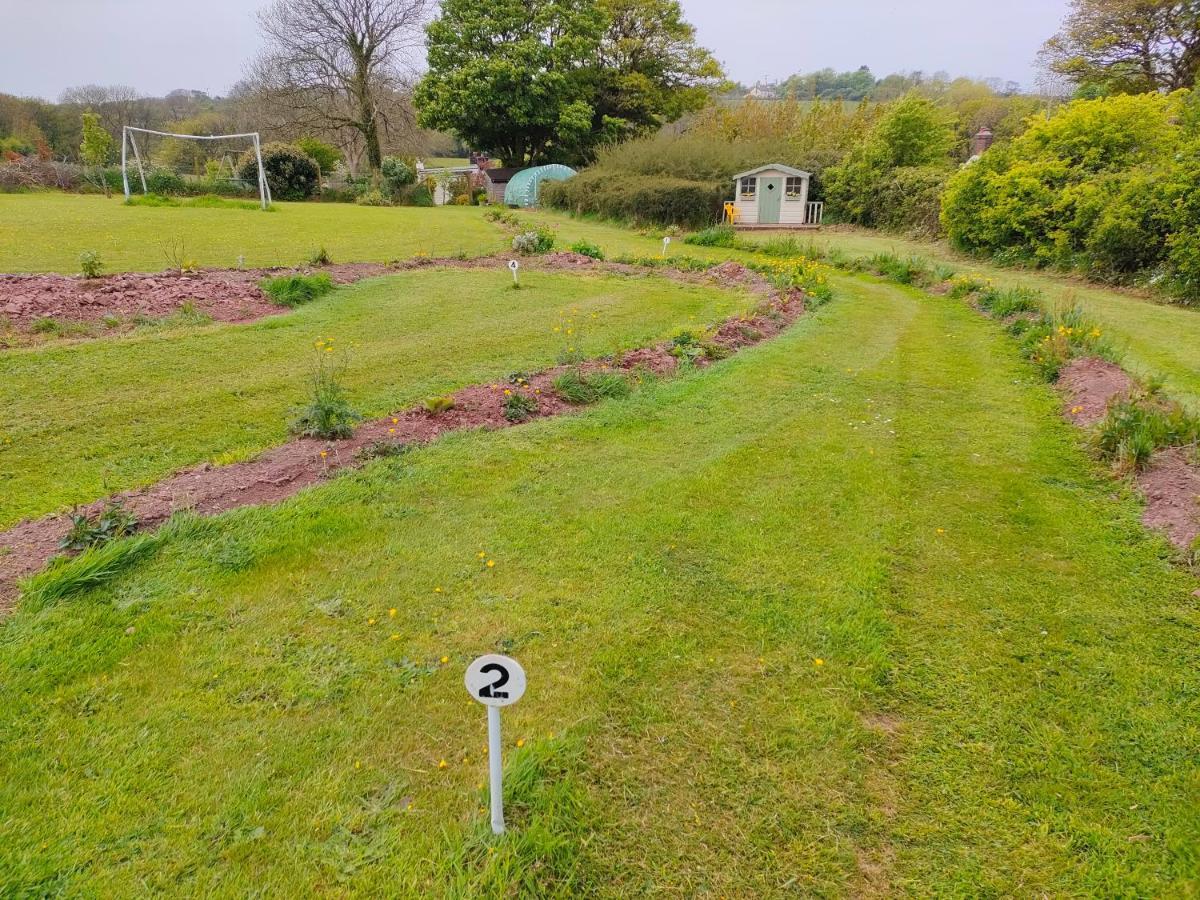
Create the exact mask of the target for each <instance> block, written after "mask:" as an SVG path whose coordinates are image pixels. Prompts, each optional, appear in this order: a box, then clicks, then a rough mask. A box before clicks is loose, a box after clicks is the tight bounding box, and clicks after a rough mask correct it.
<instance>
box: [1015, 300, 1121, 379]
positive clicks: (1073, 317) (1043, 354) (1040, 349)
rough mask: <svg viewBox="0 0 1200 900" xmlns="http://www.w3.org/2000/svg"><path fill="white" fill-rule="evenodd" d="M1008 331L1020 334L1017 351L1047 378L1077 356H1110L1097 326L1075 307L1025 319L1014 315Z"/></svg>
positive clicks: (1110, 352)
mask: <svg viewBox="0 0 1200 900" xmlns="http://www.w3.org/2000/svg"><path fill="white" fill-rule="evenodd" d="M1009 332H1010V333H1011V334H1014V335H1019V336H1020V338H1021V352H1022V354H1023V355H1024V356H1025V358H1026V359H1028V360H1029V361H1030V362H1031V363H1033V364H1034V366H1036V367H1037V369H1038V371H1039V372H1040V373H1041V375H1042V377H1043V378H1045V379H1046V380H1047V381H1054V380H1056V379H1057V378H1058V375H1059V372H1061V371H1062V368H1063V366H1065V365H1066V364H1067V362H1068V361H1069V360H1071V359H1073V358H1075V357H1077V356H1100V357H1104V358H1111V357H1112V355H1113V354H1112V350H1111V348H1110V347H1109V346H1108V344H1107V343H1106V342H1105V341H1104V339H1103V334H1102V332H1101V331H1100V328H1099V327H1098V326H1097V325H1096V324H1095V323H1094V322H1092V321H1091V320H1089V319H1088V318H1087V317H1086V315H1085V314H1084V312H1083V310H1081V309H1079V308H1078V307H1074V308H1072V309H1069V310H1067V311H1066V312H1064V313H1060V314H1054V313H1043V314H1042V316H1041V318H1040V319H1037V320H1035V321H1032V322H1029V321H1025V320H1020V319H1018V320H1017V322H1015V323H1013V324H1012V325H1010V326H1009Z"/></svg>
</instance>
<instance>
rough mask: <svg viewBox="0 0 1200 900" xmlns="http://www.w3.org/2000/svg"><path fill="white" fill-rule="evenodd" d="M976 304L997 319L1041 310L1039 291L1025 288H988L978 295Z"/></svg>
mask: <svg viewBox="0 0 1200 900" xmlns="http://www.w3.org/2000/svg"><path fill="white" fill-rule="evenodd" d="M978 302H979V307H980V308H981V309H985V310H987V311H988V312H989V313H991V314H992V315H993V316H995V317H996V318H997V319H1007V318H1008V317H1009V316H1013V315H1017V314H1018V313H1031V312H1041V311H1042V308H1043V303H1042V294H1041V291H1037V290H1034V289H1033V288H1026V287H1015V288H1006V289H1001V288H996V287H988V288H985V289H984V290H982V291H981V292H980V293H979V301H978Z"/></svg>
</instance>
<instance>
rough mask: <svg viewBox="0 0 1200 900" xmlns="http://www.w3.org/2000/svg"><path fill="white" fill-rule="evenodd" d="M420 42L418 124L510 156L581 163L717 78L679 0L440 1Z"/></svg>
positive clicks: (673, 111)
mask: <svg viewBox="0 0 1200 900" xmlns="http://www.w3.org/2000/svg"><path fill="white" fill-rule="evenodd" d="M427 47H428V61H429V72H428V73H427V74H426V76H425V77H424V78H423V79H422V80H421V82H420V84H419V85H418V86H417V91H416V103H417V107H418V108H419V109H420V124H421V125H423V126H424V127H426V128H435V129H440V130H444V131H450V132H453V133H454V134H455V135H457V136H458V137H459V138H461V139H462V140H463V141H464V142H466V143H469V144H470V145H472V146H473V147H476V148H477V149H481V150H486V151H488V152H490V153H492V154H493V155H496V156H499V157H502V158H503V159H505V160H507V161H508V162H510V163H511V164H514V165H517V164H524V163H536V162H551V161H558V162H573V163H579V162H585V161H587V160H589V159H590V158H591V157H592V155H593V154H594V152H595V149H596V147H597V146H599V145H600V144H602V143H605V142H611V141H614V140H618V139H621V138H625V137H629V136H632V135H635V134H638V133H641V132H644V131H647V130H650V129H653V128H655V127H657V126H658V125H661V124H662V123H663V122H666V121H670V120H673V119H674V118H677V117H678V116H680V115H682V114H683V113H684V112H687V111H689V110H693V109H698V108H700V107H701V106H702V105H704V103H705V102H707V96H708V88H709V87H712V86H715V85H716V84H717V83H719V81H720V78H721V72H720V68H719V66H718V65H717V64H716V62H715V60H713V59H712V57H711V55H709V54H708V52H707V51H704V50H702V49H700V48H698V47H697V46H696V45H695V42H694V32H693V30H692V27H691V26H690V25H688V24H687V23H686V22H685V21H684V20H683V16H682V12H681V10H680V8H679V4H678V2H677V0H495V2H490V3H483V4H481V3H477V2H474V0H445V2H443V4H442V9H441V15H440V16H439V17H438V18H437V19H435V20H434V21H433V22H432V23H430V25H429V28H428V41H427Z"/></svg>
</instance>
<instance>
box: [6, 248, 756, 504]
mask: <svg viewBox="0 0 1200 900" xmlns="http://www.w3.org/2000/svg"><path fill="white" fill-rule="evenodd" d="M511 284H512V280H511V278H510V276H509V273H508V271H507V269H506V268H504V266H503V264H502V263H498V264H497V266H496V269H495V270H494V271H460V270H441V271H421V272H413V273H408V274H404V275H396V276H389V277H386V278H381V279H375V280H372V281H369V282H362V283H360V284H358V285H356V286H353V287H349V288H343V289H339V290H337V291H335V292H334V293H332V294H329V295H327V296H326V297H325V298H324V299H322V300H320V301H318V302H314V303H310V304H307V305H305V306H303V307H301V308H299V309H297V310H296V311H294V312H292V313H289V314H287V315H285V316H280V317H277V318H269V319H265V320H263V321H261V322H258V323H256V324H252V325H246V326H229V325H210V326H207V327H201V328H194V329H191V330H185V331H182V332H181V331H178V330H176V331H167V332H161V333H159V332H154V331H149V332H145V333H141V334H135V335H131V336H128V337H118V338H111V339H105V340H99V341H90V342H86V343H78V344H74V345H69V346H61V345H60V346H53V347H47V348H41V349H28V350H11V351H8V352H6V353H3V354H0V485H2V486H3V489H2V490H0V527H2V526H4V525H8V524H11V523H13V522H15V521H17V520H18V519H20V518H22V517H25V516H36V515H40V514H43V513H48V512H52V511H54V510H56V509H59V508H61V507H63V506H65V505H68V504H73V503H82V502H86V501H90V500H94V499H96V498H98V497H102V496H105V495H107V494H109V493H113V492H115V491H118V490H122V489H125V488H130V487H134V486H137V485H142V484H147V483H150V482H153V481H157V480H158V479H160V478H162V477H164V476H166V475H167V474H169V473H171V472H173V471H175V470H177V469H179V468H181V467H184V466H188V465H192V464H196V463H200V462H204V461H206V460H212V461H216V462H229V461H234V460H236V459H241V458H246V457H247V456H250V455H253V453H255V452H256V451H258V450H261V449H262V448H264V447H268V446H271V445H274V444H277V443H280V442H281V441H283V440H284V439H285V438H286V436H287V425H288V422H289V420H290V419H291V418H292V412H293V408H294V407H296V406H297V405H299V404H300V403H301V402H303V401H304V400H306V399H307V397H308V393H309V385H308V378H309V375H310V373H311V368H312V364H313V361H314V355H315V353H316V352H317V351H316V350H315V349H314V346H313V345H314V343H315V342H316V341H317V340H319V339H322V338H334V339H335V346H336V347H338V348H340V349H341V350H342V351H344V352H345V353H346V354H347V370H346V374H345V376H344V378H343V382H344V384H345V386H346V388H347V389H348V390H349V399H350V401H351V403H352V404H353V405H354V407H355V408H356V409H358V410H359V411H360V412H362V413H364V414H366V415H368V416H378V415H383V414H384V413H386V412H390V411H393V410H396V409H398V408H402V407H407V406H413V405H416V404H418V403H419V402H421V401H422V400H424V399H425V398H426V397H428V396H430V395H435V394H444V393H448V392H450V391H452V390H454V389H456V388H458V387H461V386H463V385H466V384H473V383H478V382H482V381H486V380H490V379H495V378H501V377H503V376H504V375H506V374H507V373H509V372H513V371H517V370H523V371H534V370H537V369H540V368H543V367H546V366H549V365H553V364H554V362H555V361H556V360H557V358H558V357H559V355H560V354H561V353H562V352H563V351H565V350H566V342H565V338H564V336H563V334H562V333H556V332H555V331H554V327H555V326H557V325H560V323H561V322H562V321H563V319H564V313H565V316H567V317H572V316H573V315H574V314H573V313H572V310H575V309H578V310H579V313H578V316H576V317H575V318H576V320H577V322H578V324H577V328H578V332H577V337H575V338H572V341H571V344H572V346H575V347H576V353H577V355H584V356H598V355H602V354H604V353H608V352H611V351H612V350H614V349H617V348H622V349H625V348H630V347H637V346H642V345H645V344H649V343H652V342H654V341H655V340H661V339H665V338H666V337H668V336H669V335H670V334H671V333H672V332H673V331H674V330H675V329H676V328H679V327H683V326H687V325H689V324H692V325H698V326H703V325H707V324H708V323H710V322H714V321H718V320H720V319H723V318H724V317H726V316H728V315H732V314H734V313H737V312H741V311H743V310H744V309H746V308H748V307H749V306H750V305H752V300H751V298H750V297H749V296H748V295H746V294H744V293H741V292H729V291H720V290H716V289H712V288H703V287H689V286H683V285H679V284H675V283H673V282H669V281H666V280H663V279H659V278H648V279H647V278H620V277H607V278H598V277H588V276H583V277H578V276H568V275H550V274H542V273H537V272H529V273H526V275H525V276H524V278H523V280H522V287H523V290H521V291H519V292H518V291H513V290H511V289H510V285H511ZM593 316H594V318H593Z"/></svg>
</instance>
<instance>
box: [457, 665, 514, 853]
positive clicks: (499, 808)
mask: <svg viewBox="0 0 1200 900" xmlns="http://www.w3.org/2000/svg"><path fill="white" fill-rule="evenodd" d="M463 681H464V682H465V683H466V685H467V692H468V693H469V694H470V695H471V696H472V697H474V698H475V699H476V700H478V701H479V702H480V703H482V704H483V705H484V706H486V707H487V708H488V770H489V774H490V776H491V795H492V833H493V834H504V762H503V760H502V758H501V753H502V752H503V749H502V746H501V741H500V707H502V706H511V705H512V704H514V703H516V702H517V701H518V700H520V699H521V697H522V696H523V695H524V693H525V670H524V669H522V668H521V664H520V663H519V662H517V661H516V660H515V659H512V658H511V657H508V656H501V655H500V654H498V653H489V654H487V655H486V656H481V657H479V658H478V659H477V660H475V661H474V662H473V663H471V665H469V666H467V673H466V675H464V676H463Z"/></svg>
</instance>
